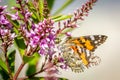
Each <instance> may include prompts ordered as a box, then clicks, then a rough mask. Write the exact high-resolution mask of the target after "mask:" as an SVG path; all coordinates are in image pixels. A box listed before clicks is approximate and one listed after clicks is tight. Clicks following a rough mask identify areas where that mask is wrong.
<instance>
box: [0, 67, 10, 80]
mask: <svg viewBox="0 0 120 80" xmlns="http://www.w3.org/2000/svg"><path fill="white" fill-rule="evenodd" d="M9 79H10V77H9V74H8V73H7V72H6V71H4V70H3V69H2V68H1V67H0V80H9Z"/></svg>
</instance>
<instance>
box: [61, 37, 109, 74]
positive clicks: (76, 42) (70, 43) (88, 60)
mask: <svg viewBox="0 0 120 80" xmlns="http://www.w3.org/2000/svg"><path fill="white" fill-rule="evenodd" d="M106 39H107V36H105V35H89V36H81V37H76V38H73V37H70V38H68V39H67V40H66V41H65V45H67V46H65V47H67V48H65V51H64V52H65V53H66V54H69V56H70V55H71V56H74V58H75V57H77V58H78V59H77V60H75V59H74V58H71V59H68V55H64V56H63V57H67V58H65V59H66V60H67V62H66V63H67V65H69V67H70V68H71V69H72V70H73V71H76V69H77V71H78V72H79V71H80V72H81V71H83V67H84V68H85V67H86V68H89V67H90V66H92V65H97V64H98V63H99V62H100V58H99V57H98V56H95V55H94V53H93V52H94V51H95V49H96V48H97V47H98V46H100V45H101V44H103V43H104V42H105V40H106ZM70 60H71V61H70ZM77 61H81V63H79V64H77V63H76V62H77ZM75 63H76V64H75ZM71 64H74V66H73V65H71ZM78 66H79V67H78ZM80 66H81V67H82V68H81V67H80ZM73 67H74V68H73ZM78 68H80V70H79V69H78Z"/></svg>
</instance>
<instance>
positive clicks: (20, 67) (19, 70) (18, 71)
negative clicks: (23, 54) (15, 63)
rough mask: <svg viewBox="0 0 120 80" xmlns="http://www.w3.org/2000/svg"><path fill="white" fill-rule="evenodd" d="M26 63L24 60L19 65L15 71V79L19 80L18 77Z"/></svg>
mask: <svg viewBox="0 0 120 80" xmlns="http://www.w3.org/2000/svg"><path fill="white" fill-rule="evenodd" d="M24 65H25V63H24V62H22V63H21V65H20V66H19V68H18V70H17V72H16V73H15V75H14V78H13V80H17V77H18V75H19V74H20V72H21V70H22V69H23V67H24Z"/></svg>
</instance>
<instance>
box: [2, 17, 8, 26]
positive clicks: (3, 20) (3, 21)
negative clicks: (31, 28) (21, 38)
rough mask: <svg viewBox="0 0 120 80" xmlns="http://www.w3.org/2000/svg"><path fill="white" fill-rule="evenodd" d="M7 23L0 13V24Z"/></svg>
mask: <svg viewBox="0 0 120 80" xmlns="http://www.w3.org/2000/svg"><path fill="white" fill-rule="evenodd" d="M8 23H9V22H8V20H7V19H6V18H5V17H4V16H3V15H0V24H3V25H7V24H8Z"/></svg>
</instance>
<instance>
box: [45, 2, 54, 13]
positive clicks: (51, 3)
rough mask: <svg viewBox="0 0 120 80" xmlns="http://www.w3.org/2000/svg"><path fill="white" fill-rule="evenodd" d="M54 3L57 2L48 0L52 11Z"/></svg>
mask: <svg viewBox="0 0 120 80" xmlns="http://www.w3.org/2000/svg"><path fill="white" fill-rule="evenodd" d="M54 2H55V0H47V3H48V7H49V9H50V11H51V10H52V7H53V5H54Z"/></svg>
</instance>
